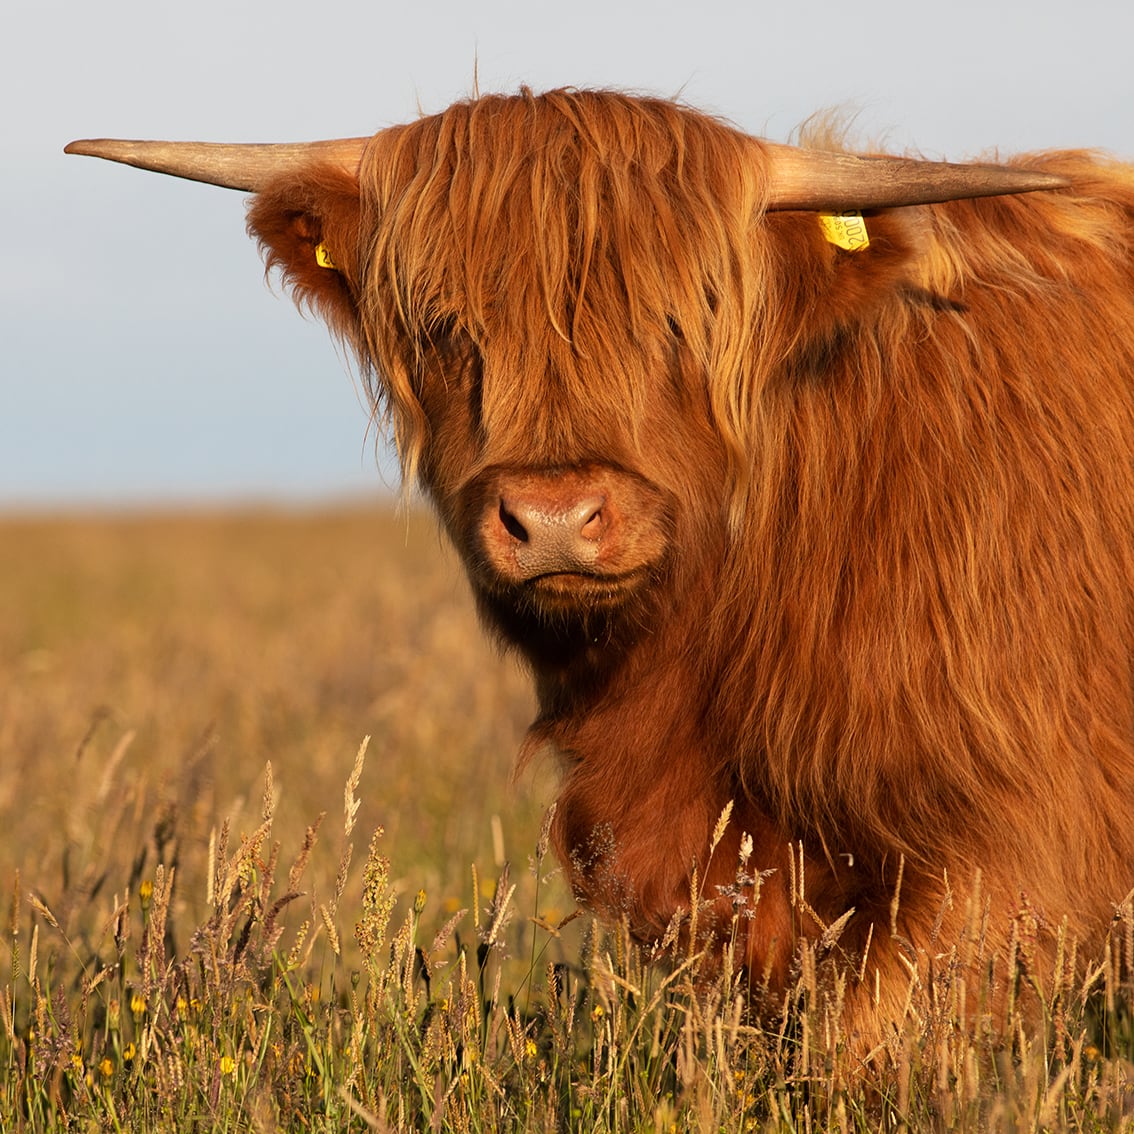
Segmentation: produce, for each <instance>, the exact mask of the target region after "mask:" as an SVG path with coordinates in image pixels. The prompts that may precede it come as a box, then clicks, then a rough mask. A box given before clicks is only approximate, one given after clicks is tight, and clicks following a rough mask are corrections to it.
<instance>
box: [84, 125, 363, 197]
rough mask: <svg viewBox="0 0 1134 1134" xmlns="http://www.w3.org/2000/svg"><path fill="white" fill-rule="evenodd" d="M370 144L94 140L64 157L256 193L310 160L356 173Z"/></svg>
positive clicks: (354, 141) (353, 140) (339, 141)
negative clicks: (96, 160)
mask: <svg viewBox="0 0 1134 1134" xmlns="http://www.w3.org/2000/svg"><path fill="white" fill-rule="evenodd" d="M368 141H370V139H369V138H339V139H335V140H332V141H326V142H294V143H292V142H269V143H261V144H256V143H253V144H240V143H228V142H128V141H122V140H119V139H116V138H90V139H86V140H84V141H81V142H72V143H71V144H70V145H69V146H67V147H66V149H65V150H64V151H63V152H64V153H68V154H86V155H88V156H90V157H100V158H106V159H108V160H109V161H120V162H124V163H125V164H126V165H134V166H137V167H138V168H139V169H152V170H154V171H155V172H157V173H168V174H170V175H172V176H173V177H187V178H189V180H191V181H204V182H206V183H207V184H209V185H220V186H222V187H224V188H225V189H240V190H243V191H244V192H246V193H255V192H257V191H258V190H260V189H262V188H263V187H264V185H265V183H266V182H267V181H268V180H269V179H271V178H272V177H275V176H277V175H279V174H281V173H287V172H288V171H290V170H293V169H298V168H300V167H302V166H304V165H306V164H307V163H308V162H311V161H316V160H318V161H324V162H327V161H329V162H334V163H337V164H339V165H341V166H342V167H343V169H345V170H347V171H348V172H350V173H355V172H356V171H357V170H358V161H359V158H360V157H361V156H362V150H363V147H364V146H365V145H366V143H367V142H368Z"/></svg>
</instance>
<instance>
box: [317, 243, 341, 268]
mask: <svg viewBox="0 0 1134 1134" xmlns="http://www.w3.org/2000/svg"><path fill="white" fill-rule="evenodd" d="M315 263H316V264H318V265H319V267H320V268H331V269H332V270H337V269H338V264H336V263H335V262H334V260H332V259H331V254H330V252H328V251H327V246H326V245H325V244H324V243H323V242H322V241H320V242H319V243H318V244H316V245H315Z"/></svg>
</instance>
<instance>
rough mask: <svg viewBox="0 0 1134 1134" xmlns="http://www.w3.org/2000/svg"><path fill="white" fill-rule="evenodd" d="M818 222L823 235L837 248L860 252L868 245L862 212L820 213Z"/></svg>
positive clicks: (868, 239) (868, 238)
mask: <svg viewBox="0 0 1134 1134" xmlns="http://www.w3.org/2000/svg"><path fill="white" fill-rule="evenodd" d="M819 223H820V224H821V225H822V226H823V235H824V236H825V237H826V238H827V239H828V240H829V241H830V242H831V243H832V244H834V245H835V246H836V247H837V248H842V249H843V250H844V251H846V252H861V251H863V250H864V249H866V248H869V247H870V237H869V236H868V235H867V232H866V221H865V220H863V217H862V213H820V214H819Z"/></svg>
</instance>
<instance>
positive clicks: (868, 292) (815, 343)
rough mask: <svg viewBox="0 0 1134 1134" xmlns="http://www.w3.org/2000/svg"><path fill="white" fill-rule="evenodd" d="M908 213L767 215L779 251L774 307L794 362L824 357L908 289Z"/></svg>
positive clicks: (912, 241) (911, 252)
mask: <svg viewBox="0 0 1134 1134" xmlns="http://www.w3.org/2000/svg"><path fill="white" fill-rule="evenodd" d="M905 214H906V210H889V211H885V212H878V213H874V214H867V215H866V216H865V217H847V218H831V217H825V216H821V215H818V214H816V213H802V212H800V213H795V212H792V213H787V212H785V213H769V214H768V215H767V226H768V234H769V236H770V237H771V240H772V244H773V247H774V248H775V249H776V253H777V255H776V260H777V261H778V263H779V264H780V265H781V272H780V273H779V281H778V282H779V289H778V290H779V292H780V294H779V295H778V297H777V299H778V308H779V313H780V314H781V315H782V317H783V322H784V325H785V326H786V328H789V329H790V334H791V336H792V338H793V339H794V346H793V348H789V350H788V351H786V352H785V353H787V354H789V355H790V356H792V357H794V358H795V359H796V360H797V361H798V360H801V359H803V360H805V359H807V358H808V357H814V355H815V354H816V353H817V352H818V353H819V354H822V355H824V356H826V354H827V352H828V351H829V350H831V349H834V348H835V346H836V344H837V343H838V342H840V341H842V340H843V339H844V338H845V333H846V332H847V331H848V330H850V329H852V328H854V327H856V326H862V325H864V324H866V323H869V322H871V321H872V320H873V319H874V318H875V317H876V316H877V315H878V313H879V312H880V311H881V310H882V309H883V308H884V307H885V306H886V305H888V304H891V303H892V302H893V300H894V298H895V295H896V293H897V292H898V291H900V290H901V289H902V288H904V287H908V286H909V285H910V281H911V278H912V265H913V261H914V260H915V258H916V249H917V239H916V235H915V232H916V229H915V227H914V226H912V225H911V222H910V220H909V217H908V216H907V215H905Z"/></svg>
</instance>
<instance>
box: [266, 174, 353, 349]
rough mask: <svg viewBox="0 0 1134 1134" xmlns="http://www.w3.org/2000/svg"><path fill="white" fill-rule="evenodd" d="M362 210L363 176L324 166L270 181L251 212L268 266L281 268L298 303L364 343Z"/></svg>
mask: <svg viewBox="0 0 1134 1134" xmlns="http://www.w3.org/2000/svg"><path fill="white" fill-rule="evenodd" d="M360 214H361V205H360V201H359V189H358V181H357V180H356V179H355V178H354V177H352V176H351V175H350V174H349V173H347V172H345V171H344V170H342V169H340V168H337V167H334V166H323V165H313V166H311V167H310V168H308V169H306V170H304V171H302V172H300V173H297V174H288V175H286V176H284V177H281V178H279V179H277V180H275V181H272V182H269V183H268V184H267V185H266V186H265V187H264V188H263V189H262V190H261V191H260V192H258V193H257V195H256V196H255V198H253V201H252V204H251V206H250V207H249V210H248V231H249V233H250V234H251V235H252V236H254V237H255V238H256V240H257V241H258V242H259V245H260V249H261V251H262V252H263V254H264V259H265V262H266V265H267V270H268V271H269V272H271V271H273V270H274V269H278V270H279V272H280V274H281V276H282V278H283V281H284V284H285V285H286V287H287V288H288V290H289V291H290V292H291V294H292V296H293V298H294V299H295V302H296V303H297V304H299V305H300V306H304V307H309V308H311V310H312V311H314V312H315V313H316V314H317V315H319V317H320V318H322V319H323V320H324V321H325V322H326V323H327V324H328V325H329V326H330V328H331V330H332V331H333V332H334V333H335V334H337V335H339V336H340V337H341V338H343V339H344V340H345V341H347V342H348V343H350V344H352V345H353V346H355V347H356V348H357V349H361V347H362V339H361V333H360V331H361V328H360V323H359V314H358V305H357V302H356V297H357V295H358V291H359V281H360V272H361V265H360V251H359V227H360Z"/></svg>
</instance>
